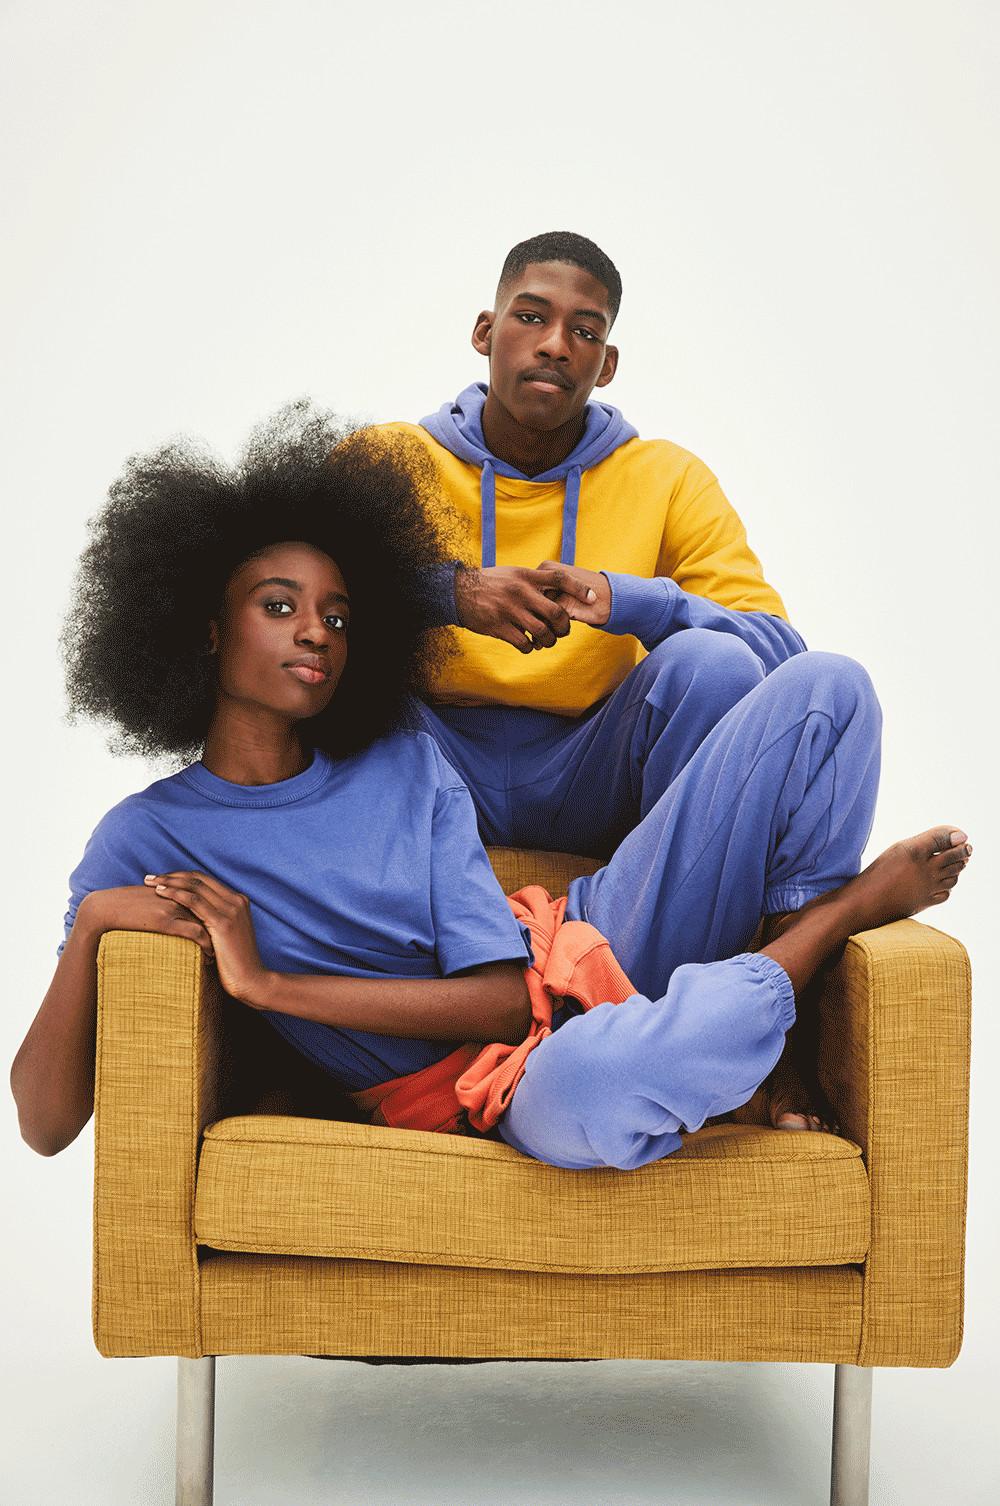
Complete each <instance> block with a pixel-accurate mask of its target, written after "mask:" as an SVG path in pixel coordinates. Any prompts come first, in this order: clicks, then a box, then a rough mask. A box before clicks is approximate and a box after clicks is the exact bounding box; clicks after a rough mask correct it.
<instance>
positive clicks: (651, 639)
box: [601, 570, 682, 648]
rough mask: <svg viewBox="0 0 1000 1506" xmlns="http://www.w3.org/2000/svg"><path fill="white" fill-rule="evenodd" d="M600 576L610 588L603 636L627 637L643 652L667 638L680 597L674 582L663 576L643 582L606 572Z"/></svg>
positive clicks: (637, 576)
mask: <svg viewBox="0 0 1000 1506" xmlns="http://www.w3.org/2000/svg"><path fill="white" fill-rule="evenodd" d="M601 574H602V575H603V576H604V577H605V579H606V580H607V582H608V585H609V586H610V587H611V615H610V617H609V618H608V620H607V622H606V623H605V624H604V631H605V632H606V633H619V634H621V633H631V634H633V636H634V637H636V638H638V639H639V641H640V642H641V643H642V644H643V645H644V646H645V647H647V648H648V647H649V646H650V644H653V643H659V642H660V641H661V640H662V639H663V638H665V637H667V636H668V634H669V631H670V625H671V621H672V619H673V616H674V611H675V608H676V605H677V602H678V601H679V600H680V597H681V595H682V592H681V588H680V586H679V585H678V584H677V582H676V581H674V580H670V579H668V578H667V577H666V576H663V575H658V576H656V577H655V578H654V579H653V580H646V579H645V578H644V577H643V576H641V575H617V574H614V573H613V572H612V571H610V570H602V571H601Z"/></svg>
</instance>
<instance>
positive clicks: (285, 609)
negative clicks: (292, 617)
mask: <svg viewBox="0 0 1000 1506" xmlns="http://www.w3.org/2000/svg"><path fill="white" fill-rule="evenodd" d="M291 610H292V608H291V604H290V603H289V602H287V601H265V603H264V611H265V612H270V613H271V616H272V617H286V616H287V615H288V613H289V612H290V611H291Z"/></svg>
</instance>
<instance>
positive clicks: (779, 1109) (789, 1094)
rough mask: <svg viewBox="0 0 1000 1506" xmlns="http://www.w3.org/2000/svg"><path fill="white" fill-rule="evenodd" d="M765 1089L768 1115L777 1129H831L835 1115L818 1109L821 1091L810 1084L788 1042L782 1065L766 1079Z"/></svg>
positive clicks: (782, 1056) (783, 1053) (782, 1055)
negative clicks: (817, 1090) (817, 1099)
mask: <svg viewBox="0 0 1000 1506" xmlns="http://www.w3.org/2000/svg"><path fill="white" fill-rule="evenodd" d="M764 1093H765V1096H766V1098H767V1113H768V1118H769V1119H770V1121H771V1123H772V1125H773V1126H774V1128H775V1129H783V1130H813V1131H816V1130H827V1131H829V1130H831V1129H832V1128H833V1117H832V1115H831V1116H830V1117H829V1118H827V1117H826V1116H825V1115H822V1114H820V1113H819V1112H818V1108H819V1105H818V1103H817V1102H816V1096H817V1095H816V1093H815V1092H814V1091H813V1090H812V1089H810V1088H809V1087H808V1086H807V1085H806V1082H805V1079H804V1078H803V1076H802V1073H801V1072H800V1071H799V1064H798V1062H797V1060H796V1055H795V1052H794V1050H793V1049H792V1047H791V1046H786V1047H785V1049H784V1051H783V1052H782V1053H781V1058H780V1060H779V1062H778V1065H777V1066H776V1067H775V1068H774V1070H773V1071H772V1072H771V1073H770V1075H769V1076H768V1078H767V1080H766V1081H765V1083H764Z"/></svg>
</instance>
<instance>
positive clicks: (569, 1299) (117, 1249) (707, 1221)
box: [93, 848, 970, 1506]
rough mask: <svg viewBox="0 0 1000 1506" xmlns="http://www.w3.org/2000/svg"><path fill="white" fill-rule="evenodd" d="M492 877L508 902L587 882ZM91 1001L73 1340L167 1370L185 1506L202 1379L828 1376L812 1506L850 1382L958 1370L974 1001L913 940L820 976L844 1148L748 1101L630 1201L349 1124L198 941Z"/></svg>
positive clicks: (612, 1187)
mask: <svg viewBox="0 0 1000 1506" xmlns="http://www.w3.org/2000/svg"><path fill="white" fill-rule="evenodd" d="M490 857H491V860H492V862H493V866H494V870H495V871H496V873H497V877H498V878H499V880H500V882H501V884H502V886H503V888H504V890H505V891H506V892H513V891H514V890H515V889H517V888H519V887H520V886H521V885H523V884H526V883H541V884H544V885H545V887H546V888H548V889H549V890H550V891H551V892H552V893H554V894H559V893H564V892H565V890H566V886H567V884H568V882H569V880H570V879H571V878H572V877H574V876H575V875H576V874H578V873H583V872H591V871H593V869H594V868H596V867H597V866H598V865H597V864H596V863H595V862H592V861H590V860H588V859H584V858H577V857H572V856H568V855H565V854H558V853H528V852H519V851H515V850H513V849H503V848H498V849H493V850H492V851H491V853H490ZM98 971H99V1004H98V1030H97V1064H96V1092H95V1188H94V1288H93V1320H94V1336H95V1341H96V1344H97V1348H98V1349H99V1350H100V1352H101V1353H102V1354H104V1355H107V1356H109V1357H113V1356H134V1355H168V1354H169V1355H176V1356H178V1414H177V1426H178V1432H177V1439H178V1448H177V1501H178V1503H179V1506H210V1503H211V1501H212V1493H213V1464H212V1460H213V1431H214V1387H215V1369H214V1367H215V1358H214V1357H215V1356H216V1355H220V1354H221V1355H226V1354H310V1355H331V1356H337V1357H356V1358H389V1357H396V1358H410V1359H412V1358H413V1357H419V1358H424V1359H428V1360H441V1359H462V1358H476V1359H484V1358H496V1359H513V1358H520V1359H595V1358H604V1359H623V1358H633V1359H670V1360H678V1359H692V1360H734V1361H741V1362H745V1361H750V1360H762V1361H798V1362H809V1363H817V1364H832V1365H834V1366H836V1371H835V1385H834V1403H833V1451H832V1493H831V1501H832V1503H833V1506H864V1503H867V1500H868V1477H869V1421H870V1401H871V1375H872V1370H873V1368H874V1367H875V1366H878V1365H907V1366H947V1365H950V1364H951V1363H952V1362H953V1360H954V1359H955V1357H956V1356H957V1354H958V1352H959V1348H960V1345H961V1335H962V1299H963V1290H962V1278H963V1260H964V1235H965V1200H966V1173H967V1134H968V1081H969V1032H970V980H969V967H968V958H967V956H966V953H965V950H964V948H963V947H962V946H961V945H960V944H959V943H958V942H956V941H954V940H952V938H950V937H948V936H946V935H944V934H942V933H941V932H940V931H937V930H935V929H933V928H932V927H930V926H927V925H924V924H919V923H917V922H915V921H911V920H908V921H901V922H898V923H896V924H894V925H891V926H886V927H884V928H882V929H880V930H877V931H869V932H865V933H864V934H862V935H859V936H855V937H853V938H852V939H851V941H850V942H849V943H848V945H847V948H846V950H845V952H844V954H843V957H842V959H841V960H840V962H839V963H838V964H837V965H836V967H835V968H834V969H832V970H831V972H830V973H829V974H828V976H827V980H826V984H825V991H824V995H823V999H822V1003H821V1007H820V1024H819V1037H820V1038H819V1062H820V1080H821V1082H822V1085H823V1088H824V1090H825V1091H826V1093H827V1095H828V1097H829V1098H830V1101H831V1103H832V1104H833V1106H834V1108H835V1110H836V1113H837V1116H838V1118H839V1122H840V1127H841V1132H840V1134H839V1135H831V1134H795V1133H791V1132H788V1131H778V1130H773V1129H771V1128H769V1127H768V1126H767V1125H766V1123H765V1122H763V1115H762V1113H760V1112H759V1109H760V1107H761V1106H760V1104H759V1103H758V1101H757V1100H752V1101H751V1103H750V1105H748V1106H747V1107H746V1108H745V1109H744V1110H741V1111H740V1112H739V1113H738V1115H737V1118H739V1119H740V1121H741V1122H739V1123H733V1122H724V1123H714V1124H710V1125H707V1126H705V1127H704V1128H702V1129H701V1130H699V1131H698V1132H696V1133H694V1134H690V1135H687V1136H685V1138H684V1144H683V1146H682V1148H681V1149H680V1150H679V1151H678V1152H677V1153H676V1154H674V1155H671V1156H669V1157H667V1158H666V1159H665V1160H663V1161H660V1162H657V1163H655V1164H653V1165H651V1166H647V1167H644V1168H642V1169H640V1170H638V1171H629V1172H621V1171H616V1170H610V1169H609V1170H601V1171H584V1172H580V1171H564V1170H560V1169H558V1168H554V1167H549V1166H544V1165H541V1164H539V1163H536V1162H534V1161H532V1160H530V1159H529V1158H527V1157H524V1156H522V1155H520V1154H519V1153H518V1152H517V1151H515V1150H513V1149H511V1148H510V1147H509V1146H507V1145H505V1144H503V1143H502V1142H501V1141H499V1140H497V1139H481V1138H478V1137H476V1138H465V1137H461V1136H444V1135H432V1134H425V1133H422V1132H418V1131H407V1130H390V1129H384V1128H379V1127H374V1126H370V1125H366V1124H362V1123H358V1122H357V1115H356V1113H355V1111H354V1110H353V1107H352V1105H351V1104H350V1102H349V1100H348V1099H346V1097H344V1096H343V1095H342V1094H340V1093H339V1091H338V1090H337V1088H336V1085H335V1084H334V1083H332V1081H331V1079H330V1078H329V1077H328V1076H326V1075H325V1074H323V1073H321V1072H319V1071H318V1070H317V1069H313V1068H312V1067H311V1066H310V1064H308V1063H307V1062H305V1061H304V1059H302V1058H301V1057H299V1056H298V1055H297V1053H295V1052H294V1051H292V1050H291V1048H289V1047H287V1046H286V1045H285V1044H284V1042H283V1041H281V1040H280V1039H279V1038H278V1037H277V1035H276V1033H275V1032H274V1031H272V1030H271V1029H270V1027H269V1026H268V1025H267V1022H266V1021H264V1020H263V1019H261V1018H260V1017H259V1016H255V1015H253V1014H252V1013H251V1012H250V1011H248V1010H246V1009H243V1008H242V1007H240V1006H238V1005H235V1004H234V1003H233V1002H232V1001H231V1000H229V999H226V998H225V997H223V996H222V995H221V994H220V991H219V989H218V986H217V984H216V983H215V981H214V977H213V975H212V973H211V972H210V971H209V970H207V969H206V968H205V966H204V964H203V960H202V954H201V952H200V950H199V949H198V947H197V946H196V945H195V944H194V943H193V942H188V941H183V940H180V939H178V938H172V937H166V936H156V935H149V934H140V933H134V932H112V933H109V934H108V935H106V936H105V937H104V940H103V942H102V945H101V949H100V955H99V959H98ZM935 1105H947V1112H943V1113H940V1112H939V1113H935V1112H932V1111H929V1110H933V1107H934V1106H935Z"/></svg>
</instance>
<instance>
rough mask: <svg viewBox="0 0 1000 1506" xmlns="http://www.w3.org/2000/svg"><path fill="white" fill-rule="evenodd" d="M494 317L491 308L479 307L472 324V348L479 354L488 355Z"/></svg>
mask: <svg viewBox="0 0 1000 1506" xmlns="http://www.w3.org/2000/svg"><path fill="white" fill-rule="evenodd" d="M495 317H496V316H495V314H494V311H493V309H481V310H480V312H479V313H478V314H477V315H476V322H475V324H474V325H473V326H472V348H473V350H478V352H479V354H480V355H481V356H488V355H489V353H490V338H491V336H492V334H493V320H494V318H495Z"/></svg>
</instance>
